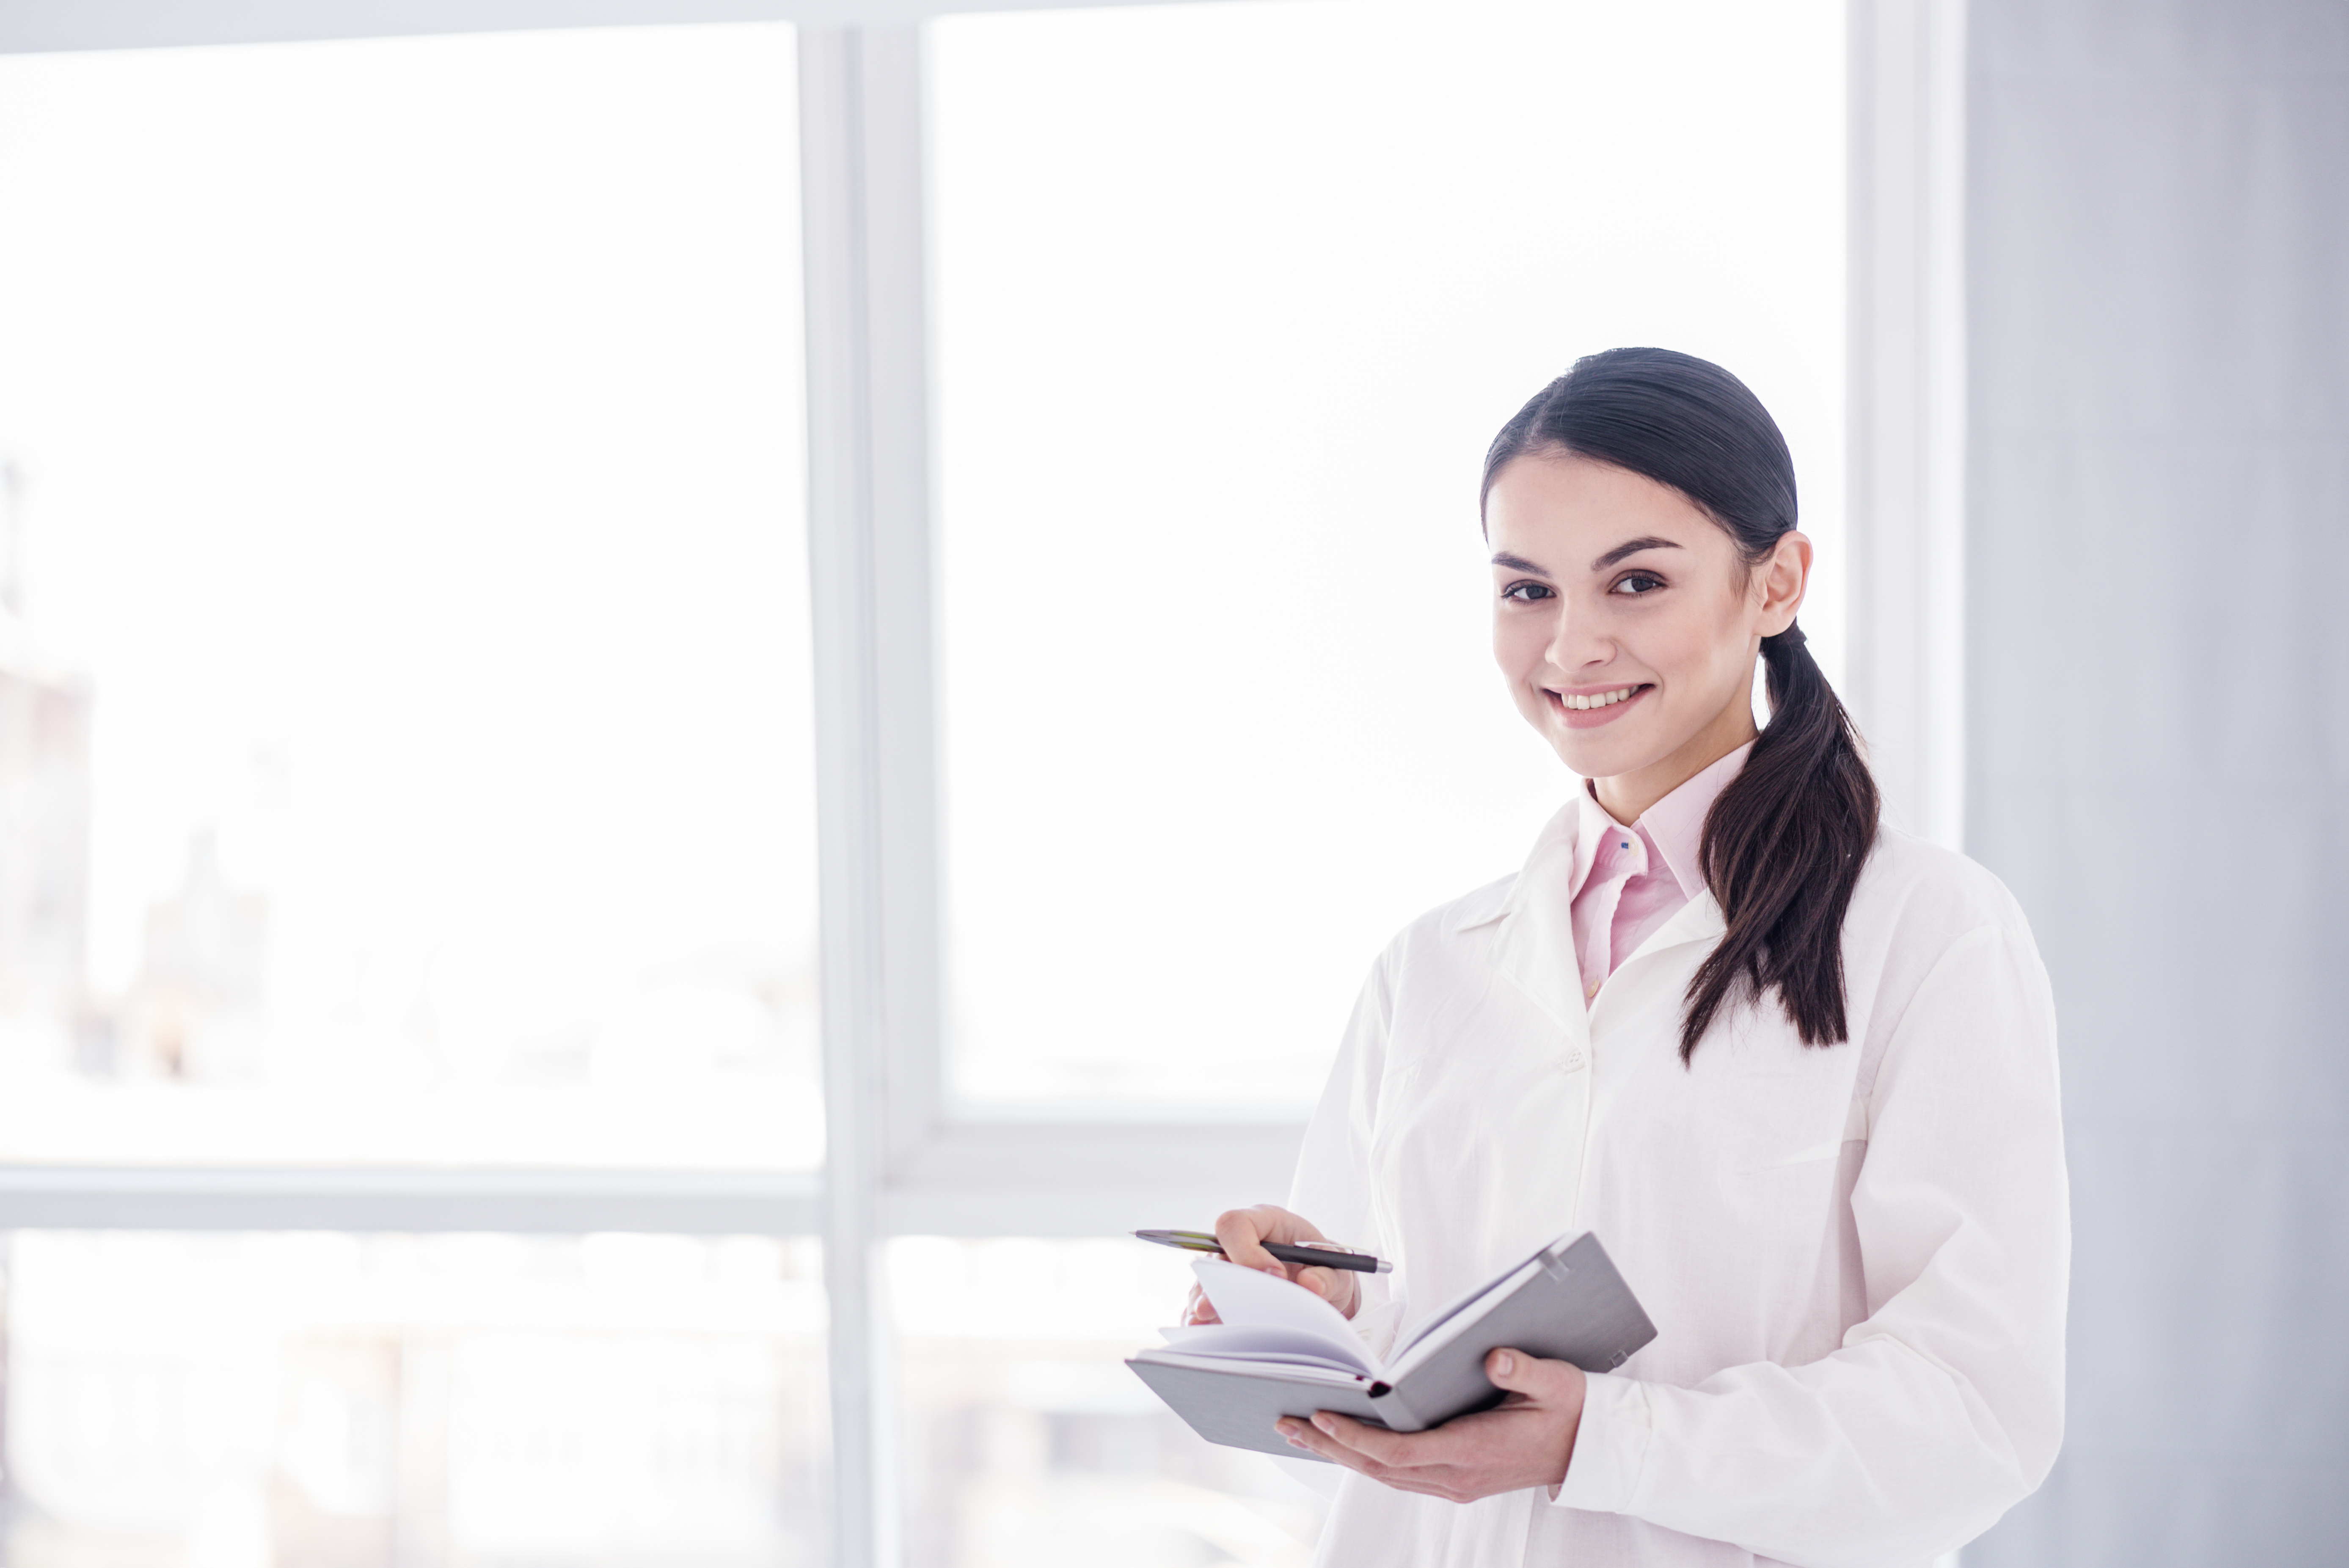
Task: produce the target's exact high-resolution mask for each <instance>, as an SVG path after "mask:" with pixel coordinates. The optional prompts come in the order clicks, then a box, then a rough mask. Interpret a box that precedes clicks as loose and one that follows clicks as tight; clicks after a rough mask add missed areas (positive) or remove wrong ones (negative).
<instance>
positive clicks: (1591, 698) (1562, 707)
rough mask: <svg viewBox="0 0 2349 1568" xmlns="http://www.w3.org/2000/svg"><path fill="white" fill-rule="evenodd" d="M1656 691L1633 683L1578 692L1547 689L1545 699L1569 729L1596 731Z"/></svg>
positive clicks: (1639, 683) (1544, 693) (1645, 684)
mask: <svg viewBox="0 0 2349 1568" xmlns="http://www.w3.org/2000/svg"><path fill="white" fill-rule="evenodd" d="M1655 689H1656V688H1655V686H1653V685H1652V684H1651V683H1646V682H1633V683H1631V684H1629V685H1625V686H1603V687H1601V688H1599V690H1596V691H1579V692H1562V691H1551V690H1549V689H1548V688H1547V686H1545V687H1544V688H1543V690H1542V695H1543V696H1546V697H1547V698H1548V699H1549V706H1550V710H1551V711H1552V712H1553V713H1556V714H1557V716H1558V717H1560V718H1562V719H1564V720H1565V721H1566V723H1567V726H1568V728H1571V729H1595V728H1597V727H1599V725H1602V724H1612V723H1613V722H1615V720H1617V719H1619V718H1620V717H1623V715H1624V714H1625V713H1626V712H1627V711H1629V710H1630V707H1632V705H1633V704H1635V703H1637V702H1638V701H1639V700H1640V698H1641V697H1643V696H1647V695H1648V694H1649V693H1650V692H1651V691H1653V690H1655Z"/></svg>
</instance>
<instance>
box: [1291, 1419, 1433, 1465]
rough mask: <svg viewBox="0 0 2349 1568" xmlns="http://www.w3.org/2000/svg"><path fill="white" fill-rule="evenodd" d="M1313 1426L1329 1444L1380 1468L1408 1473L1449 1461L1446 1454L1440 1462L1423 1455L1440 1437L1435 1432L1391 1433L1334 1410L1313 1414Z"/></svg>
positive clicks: (1428, 1455) (1431, 1456)
mask: <svg viewBox="0 0 2349 1568" xmlns="http://www.w3.org/2000/svg"><path fill="white" fill-rule="evenodd" d="M1313 1424H1314V1426H1316V1427H1318V1428H1319V1429H1321V1431H1322V1433H1323V1434H1324V1435H1325V1436H1327V1437H1328V1438H1330V1440H1331V1441H1333V1442H1336V1443H1339V1444H1341V1445H1343V1446H1344V1447H1346V1448H1347V1449H1351V1450H1352V1451H1353V1452H1355V1453H1358V1454H1361V1456H1362V1457H1363V1458H1365V1459H1367V1460H1371V1461H1372V1462H1373V1463H1375V1464H1379V1465H1384V1466H1392V1467H1394V1468H1396V1469H1399V1470H1408V1469H1411V1468H1413V1466H1415V1465H1427V1464H1437V1463H1442V1462H1444V1460H1446V1459H1448V1458H1449V1457H1450V1456H1449V1455H1448V1454H1447V1455H1444V1456H1442V1457H1441V1458H1439V1457H1438V1456H1437V1455H1434V1454H1431V1453H1428V1452H1426V1451H1425V1450H1426V1449H1427V1448H1428V1446H1429V1445H1430V1444H1431V1443H1433V1442H1434V1441H1435V1440H1436V1439H1437V1438H1438V1436H1439V1434H1437V1433H1434V1432H1391V1431H1388V1430H1387V1429H1385V1428H1384V1427H1373V1426H1370V1425H1367V1424H1365V1423H1363V1422H1361V1421H1357V1420H1355V1419H1354V1418H1352V1417H1350V1416H1341V1415H1340V1414H1338V1412H1337V1411H1335V1410H1316V1411H1314V1412H1313ZM1444 1446H1445V1447H1447V1448H1448V1447H1449V1446H1450V1445H1449V1444H1446V1445H1444Z"/></svg>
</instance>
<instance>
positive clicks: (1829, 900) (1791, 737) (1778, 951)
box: [1681, 625, 1877, 1062]
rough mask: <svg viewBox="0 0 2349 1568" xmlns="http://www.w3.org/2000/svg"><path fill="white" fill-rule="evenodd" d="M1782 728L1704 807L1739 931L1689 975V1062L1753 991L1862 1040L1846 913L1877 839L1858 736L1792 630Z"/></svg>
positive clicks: (1781, 696)
mask: <svg viewBox="0 0 2349 1568" xmlns="http://www.w3.org/2000/svg"><path fill="white" fill-rule="evenodd" d="M1762 664H1763V669H1764V684H1765V687H1766V689H1767V691H1768V693H1769V697H1770V723H1769V726H1768V727H1766V728H1764V730H1763V731H1762V735H1761V738H1759V739H1758V740H1756V741H1755V742H1754V749H1753V750H1752V751H1751V752H1749V753H1747V755H1746V758H1745V766H1744V768H1742V769H1738V772H1737V777H1735V778H1734V779H1731V780H1730V781H1729V783H1728V785H1727V786H1726V787H1724V788H1723V790H1722V791H1721V793H1720V795H1719V796H1717V797H1716V798H1715V799H1714V800H1713V810H1710V811H1708V812H1707V813H1706V814H1705V819H1704V841H1703V847H1702V849H1701V850H1700V851H1698V855H1697V860H1698V863H1699V865H1700V866H1701V867H1702V870H1703V872H1704V881H1705V885H1706V886H1707V887H1709V888H1711V889H1712V890H1713V897H1714V898H1715V899H1717V900H1719V901H1720V903H1721V913H1722V918H1723V922H1724V923H1726V925H1727V927H1728V929H1727V930H1725V931H1724V932H1723V934H1722V937H1721V941H1720V943H1719V944H1717V945H1716V946H1715V947H1714V948H1713V951H1712V953H1710V954H1707V955H1706V957H1705V961H1704V962H1703V963H1702V965H1698V966H1697V972H1696V976H1695V978H1693V979H1692V980H1691V981H1690V982H1689V988H1688V1007H1687V1011H1686V1012H1685V1013H1684V1014H1683V1015H1682V1018H1681V1060H1682V1061H1683V1062H1686V1061H1687V1060H1689V1058H1690V1057H1692V1056H1693V1055H1694V1054H1695V1051H1696V1045H1697V1042H1698V1041H1699V1040H1701V1039H1702V1038H1704V1032H1705V1030H1706V1029H1707V1028H1708V1027H1709V1026H1711V1025H1712V1023H1713V1017H1714V1016H1715V1015H1716V1014H1718V1013H1719V1012H1720V1011H1721V1008H1722V1005H1723V1003H1725V1002H1728V1001H1731V1000H1733V998H1735V997H1737V996H1738V995H1753V996H1755V997H1759V996H1761V995H1764V994H1765V993H1767V992H1769V991H1770V990H1772V989H1774V988H1775V990H1776V991H1777V993H1778V997H1779V1000H1780V1001H1781V1002H1782V1003H1783V1004H1784V1005H1785V1009H1786V1014H1787V1016H1789V1017H1790V1018H1792V1019H1793V1020H1794V1024H1795V1033H1796V1034H1798V1035H1800V1036H1801V1037H1802V1041H1803V1044H1805V1045H1806V1046H1831V1045H1835V1044H1837V1043H1838V1042H1840V1041H1842V1040H1844V1039H1846V1038H1848V1037H1849V1034H1850V1031H1849V1030H1848V1028H1847V1027H1846V1025H1845V1022H1844V984H1843V917H1844V912H1845V911H1846V910H1847V909H1849V908H1850V907H1851V890H1852V888H1853V887H1854V886H1855V885H1856V884H1857V882H1858V881H1859V871H1860V867H1861V866H1862V865H1863V864H1865V863H1866V862H1867V860H1868V850H1869V848H1870V847H1871V846H1872V845H1874V843H1875V842H1876V814H1877V795H1876V780H1875V779H1874V778H1873V777H1872V776H1870V774H1869V773H1868V763H1867V761H1866V759H1865V758H1862V757H1861V756H1860V750H1859V736H1858V734H1857V732H1856V731H1855V730H1854V729H1853V727H1852V723H1851V716H1850V715H1849V714H1847V713H1846V712H1845V711H1844V707H1843V704H1842V702H1841V701H1839V700H1838V699H1837V696H1836V694H1835V692H1834V689H1833V688H1831V687H1830V686H1828V685H1827V678H1826V676H1825V675H1824V674H1823V673H1821V671H1820V669H1819V665H1818V661H1817V660H1816V659H1814V658H1813V657H1811V650H1810V649H1809V647H1807V646H1806V645H1805V642H1804V638H1803V633H1802V628H1801V627H1799V626H1795V625H1789V626H1788V627H1787V628H1786V629H1785V631H1783V632H1781V633H1779V634H1777V635H1776V636H1775V637H1764V638H1763V639H1762Z"/></svg>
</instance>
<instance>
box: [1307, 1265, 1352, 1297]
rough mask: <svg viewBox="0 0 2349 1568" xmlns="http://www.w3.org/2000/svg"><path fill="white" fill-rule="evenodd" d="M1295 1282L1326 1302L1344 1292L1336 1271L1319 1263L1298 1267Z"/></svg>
mask: <svg viewBox="0 0 2349 1568" xmlns="http://www.w3.org/2000/svg"><path fill="white" fill-rule="evenodd" d="M1297 1283H1298V1284H1301V1285H1303V1286H1304V1287H1305V1288H1306V1289H1307V1290H1309V1291H1311V1292H1312V1293H1313V1294H1314V1295H1318V1296H1319V1297H1320V1298H1321V1299H1322V1300H1323V1301H1327V1302H1335V1301H1337V1300H1338V1299H1339V1298H1340V1296H1341V1295H1344V1293H1345V1287H1344V1285H1343V1284H1340V1281H1339V1279H1338V1271H1337V1270H1336V1269H1325V1268H1323V1267H1322V1266H1321V1265H1320V1264H1304V1265H1303V1266H1301V1267H1299V1269H1298V1271H1297Z"/></svg>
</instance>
